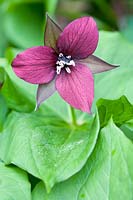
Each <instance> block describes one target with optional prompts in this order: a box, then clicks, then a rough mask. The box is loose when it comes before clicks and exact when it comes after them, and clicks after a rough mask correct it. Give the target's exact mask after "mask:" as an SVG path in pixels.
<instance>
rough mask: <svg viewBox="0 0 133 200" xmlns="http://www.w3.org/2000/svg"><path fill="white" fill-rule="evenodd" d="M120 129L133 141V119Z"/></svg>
mask: <svg viewBox="0 0 133 200" xmlns="http://www.w3.org/2000/svg"><path fill="white" fill-rule="evenodd" d="M120 128H121V130H122V131H123V132H124V133H125V135H126V136H127V137H128V138H129V139H131V140H133V119H131V120H129V121H127V122H126V123H124V124H122V126H121V127H120Z"/></svg>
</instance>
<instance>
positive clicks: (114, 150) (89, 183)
mask: <svg viewBox="0 0 133 200" xmlns="http://www.w3.org/2000/svg"><path fill="white" fill-rule="evenodd" d="M132 152H133V144H132V142H131V141H130V140H129V139H127V138H126V136H125V135H124V134H123V133H122V131H121V130H120V129H119V128H117V127H116V126H115V124H114V123H113V122H112V120H111V121H110V122H109V123H108V125H107V126H106V127H105V128H103V129H102V130H101V132H100V135H99V139H98V142H97V145H96V147H95V150H94V151H93V153H92V155H91V156H90V158H89V159H88V161H87V163H86V165H85V167H84V168H83V169H82V170H81V171H80V172H79V173H78V174H76V175H75V176H73V177H71V178H70V179H68V180H67V181H64V182H63V183H60V184H58V185H56V186H55V187H54V188H53V189H52V191H51V192H50V193H49V194H48V193H47V192H46V190H45V187H44V185H43V183H39V184H38V185H37V186H36V187H35V189H34V190H33V194H32V196H33V200H45V199H47V200H62V199H63V200H68V199H71V200H82V199H84V200H97V199H98V200H107V199H108V200H118V199H120V200H125V199H128V200H132V199H133V190H132V188H133V170H132V166H133V159H132Z"/></svg>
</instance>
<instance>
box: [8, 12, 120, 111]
mask: <svg viewBox="0 0 133 200" xmlns="http://www.w3.org/2000/svg"><path fill="white" fill-rule="evenodd" d="M44 44H45V46H37V47H32V48H29V49H27V50H25V51H24V52H22V53H20V54H18V55H17V56H16V58H15V59H14V60H13V62H12V67H13V70H14V72H15V73H16V75H17V76H18V77H20V78H21V79H23V80H25V81H27V82H29V83H32V84H38V89H37V103H36V108H38V107H39V106H40V104H41V103H42V102H43V101H45V100H46V99H47V98H48V97H50V96H51V95H52V94H53V93H54V92H55V91H56V90H57V91H58V93H59V94H60V96H61V97H62V98H63V99H64V100H65V101H66V102H67V103H68V104H70V105H71V106H72V107H74V108H76V109H80V110H82V111H83V112H88V113H90V112H91V106H92V102H93V99H94V79H93V74H95V73H100V72H104V71H108V70H111V69H114V68H115V67H117V66H116V65H111V64H109V63H107V62H105V61H103V60H102V59H100V58H98V57H96V56H94V55H92V54H93V53H94V51H95V49H96V47H97V45H98V28H97V25H96V22H95V21H94V19H93V18H92V17H81V18H79V19H76V20H74V21H72V22H71V23H70V24H68V25H67V26H66V27H65V28H64V29H62V28H60V26H59V25H57V24H56V23H55V22H54V21H53V20H52V19H51V18H50V17H49V16H48V15H47V19H46V28H45V38H44Z"/></svg>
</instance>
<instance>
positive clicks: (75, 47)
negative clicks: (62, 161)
mask: <svg viewBox="0 0 133 200" xmlns="http://www.w3.org/2000/svg"><path fill="white" fill-rule="evenodd" d="M97 43H98V30H97V26H96V22H95V21H94V20H93V18H92V17H82V18H79V19H76V20H74V21H73V22H71V23H70V24H68V26H66V28H65V29H64V30H63V32H62V33H61V35H60V37H59V39H58V42H57V47H58V49H59V52H60V53H64V54H65V55H71V56H72V57H73V58H77V59H80V58H81V59H82V58H86V57H87V56H89V55H91V54H92V53H93V52H94V51H95V49H96V47H97Z"/></svg>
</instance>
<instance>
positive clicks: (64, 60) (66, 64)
mask: <svg viewBox="0 0 133 200" xmlns="http://www.w3.org/2000/svg"><path fill="white" fill-rule="evenodd" d="M70 66H75V62H74V61H73V60H72V57H71V56H64V55H63V53H59V56H58V60H57V62H56V73H57V74H60V73H61V69H62V68H65V70H66V72H67V73H69V74H70V73H71V69H70Z"/></svg>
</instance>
